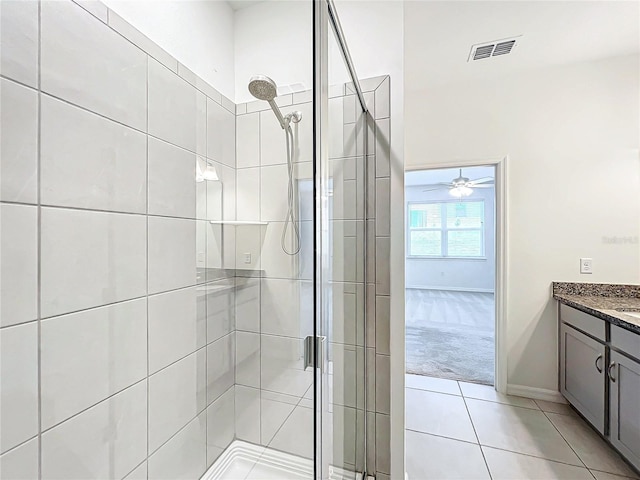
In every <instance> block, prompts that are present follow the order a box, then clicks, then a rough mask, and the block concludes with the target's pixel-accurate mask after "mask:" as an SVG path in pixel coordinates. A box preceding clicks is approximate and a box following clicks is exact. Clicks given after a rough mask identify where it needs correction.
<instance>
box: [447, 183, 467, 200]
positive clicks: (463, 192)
mask: <svg viewBox="0 0 640 480" xmlns="http://www.w3.org/2000/svg"><path fill="white" fill-rule="evenodd" d="M472 193H473V189H472V188H469V187H467V186H466V185H457V186H455V187H453V188H452V189H451V190H449V194H450V195H452V196H454V197H456V198H462V197H468V196H469V195H471V194H472Z"/></svg>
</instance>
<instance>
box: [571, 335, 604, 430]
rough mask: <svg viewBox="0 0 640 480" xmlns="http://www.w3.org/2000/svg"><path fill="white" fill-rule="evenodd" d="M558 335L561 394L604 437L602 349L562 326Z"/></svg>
mask: <svg viewBox="0 0 640 480" xmlns="http://www.w3.org/2000/svg"><path fill="white" fill-rule="evenodd" d="M560 335H561V338H560V355H561V357H560V391H561V392H562V394H563V395H564V396H565V398H566V399H567V400H569V402H570V403H571V404H572V405H573V406H574V407H575V408H576V409H577V410H578V411H579V412H580V413H582V415H583V416H584V417H585V418H586V419H587V420H588V421H589V422H590V423H591V424H592V425H593V426H594V427H595V428H596V429H597V430H598V431H599V432H600V433H602V434H604V433H605V412H604V401H605V394H604V391H605V390H604V386H605V373H604V352H605V346H604V345H603V344H601V343H599V342H597V341H595V340H593V339H592V338H590V337H588V336H586V335H584V334H583V333H580V332H579V331H577V330H574V329H573V328H571V327H570V326H568V325H565V324H564V323H563V324H562V325H561V327H560Z"/></svg>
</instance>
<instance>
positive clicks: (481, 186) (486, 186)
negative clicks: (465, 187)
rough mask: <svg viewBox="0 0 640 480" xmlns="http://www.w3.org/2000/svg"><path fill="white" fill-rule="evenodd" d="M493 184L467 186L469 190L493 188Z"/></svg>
mask: <svg viewBox="0 0 640 480" xmlns="http://www.w3.org/2000/svg"><path fill="white" fill-rule="evenodd" d="M493 187H495V185H494V184H493V183H481V184H480V185H469V188H493Z"/></svg>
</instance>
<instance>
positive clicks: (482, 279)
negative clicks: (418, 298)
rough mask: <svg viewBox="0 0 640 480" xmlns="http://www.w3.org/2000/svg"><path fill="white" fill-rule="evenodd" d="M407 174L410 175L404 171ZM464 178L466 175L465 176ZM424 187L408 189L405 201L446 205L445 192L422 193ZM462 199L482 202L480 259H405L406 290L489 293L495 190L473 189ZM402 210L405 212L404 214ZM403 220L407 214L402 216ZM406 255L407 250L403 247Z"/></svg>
mask: <svg viewBox="0 0 640 480" xmlns="http://www.w3.org/2000/svg"><path fill="white" fill-rule="evenodd" d="M407 175H411V172H408V173H407ZM465 175H468V173H465ZM424 189H425V186H424V185H423V186H410V187H409V186H408V187H407V188H406V190H405V194H406V195H405V202H406V204H407V205H408V203H409V202H443V201H444V202H448V201H451V200H452V198H453V197H451V195H449V192H448V190H446V189H445V190H436V191H432V192H425V191H424ZM465 200H484V212H485V223H484V229H485V230H484V231H485V257H484V258H420V257H409V256H407V257H406V262H405V267H406V272H405V279H406V288H429V289H442V290H447V289H453V290H468V291H483V292H492V291H493V289H494V284H495V272H496V269H495V212H494V209H495V191H494V189H493V188H487V189H475V190H474V191H473V193H472V194H471V195H469V196H468V197H465ZM406 208H408V207H405V212H406V211H407V210H406ZM405 218H407V214H406V213H405ZM406 253H407V255H408V253H409V252H408V247H407V252H406Z"/></svg>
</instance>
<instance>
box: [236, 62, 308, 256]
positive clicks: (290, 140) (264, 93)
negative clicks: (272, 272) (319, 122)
mask: <svg viewBox="0 0 640 480" xmlns="http://www.w3.org/2000/svg"><path fill="white" fill-rule="evenodd" d="M249 92H250V93H251V95H253V96H254V97H256V98H257V99H258V100H265V101H266V102H268V103H269V106H270V107H271V110H273V113H275V115H276V118H277V119H278V122H279V123H280V126H281V127H282V129H283V130H284V134H285V137H286V140H285V141H286V143H287V172H288V175H289V182H288V186H287V216H286V217H285V219H284V226H283V228H282V236H281V237H280V246H281V247H282V251H283V252H284V253H286V254H287V255H297V254H298V253H299V252H300V247H301V243H300V226H299V225H298V220H297V218H296V214H295V186H294V184H293V155H294V146H295V141H294V135H293V129H292V128H291V123H299V122H300V121H301V120H302V113H301V112H299V111H294V112H291V113H287V114H286V115H284V116H283V115H282V112H281V111H280V108H278V105H277V104H276V102H275V98H276V97H277V96H278V86H277V85H276V82H274V81H273V80H271V79H270V78H269V77H267V76H266V75H256V76H255V77H252V78H251V80H250V81H249ZM289 226H291V228H292V230H293V248H292V249H291V250H289V249H288V248H287V230H288V228H289Z"/></svg>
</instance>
